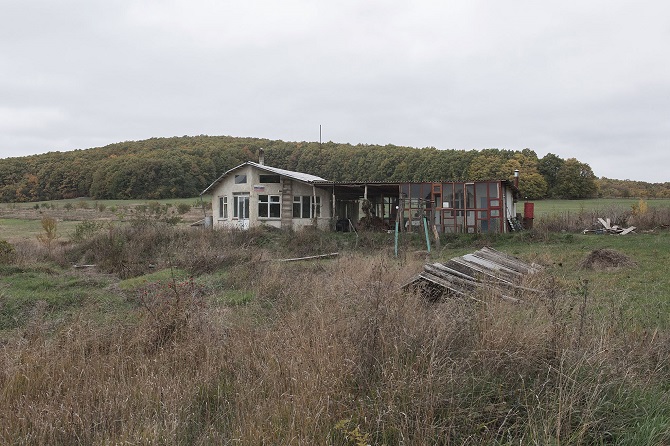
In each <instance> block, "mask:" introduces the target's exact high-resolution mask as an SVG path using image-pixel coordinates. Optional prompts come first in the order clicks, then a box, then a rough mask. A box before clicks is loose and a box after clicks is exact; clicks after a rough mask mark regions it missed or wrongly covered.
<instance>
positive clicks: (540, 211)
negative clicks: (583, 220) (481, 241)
mask: <svg viewBox="0 0 670 446" xmlns="http://www.w3.org/2000/svg"><path fill="white" fill-rule="evenodd" d="M639 202H640V199H639V198H594V199H588V200H537V201H534V202H533V203H534V208H535V217H536V218H537V217H541V216H544V215H551V214H561V213H565V212H570V213H577V212H582V211H588V210H597V209H602V210H607V209H611V208H614V207H617V208H625V209H629V210H630V209H632V208H633V206H635V205H637V204H638V203H639ZM646 202H647V206H648V207H650V208H661V207H666V208H667V207H670V199H666V198H658V199H656V198H655V199H649V200H646ZM523 203H524V202H523V201H520V202H519V203H518V204H517V209H518V211H519V212H523ZM604 217H606V215H604Z"/></svg>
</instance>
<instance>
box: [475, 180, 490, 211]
mask: <svg viewBox="0 0 670 446" xmlns="http://www.w3.org/2000/svg"><path fill="white" fill-rule="evenodd" d="M487 189H488V183H477V185H476V186H475V194H477V209H486V207H487V206H486V203H488V198H487V194H486V192H487Z"/></svg>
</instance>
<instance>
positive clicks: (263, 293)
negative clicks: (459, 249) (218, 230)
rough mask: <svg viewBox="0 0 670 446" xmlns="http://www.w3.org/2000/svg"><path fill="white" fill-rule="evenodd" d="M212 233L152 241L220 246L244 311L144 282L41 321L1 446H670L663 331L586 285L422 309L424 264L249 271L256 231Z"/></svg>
mask: <svg viewBox="0 0 670 446" xmlns="http://www.w3.org/2000/svg"><path fill="white" fill-rule="evenodd" d="M147 237H148V239H150V240H155V239H154V238H153V237H155V235H151V233H150V234H149V235H147ZM209 237H211V235H208V234H206V233H203V234H201V235H197V236H194V237H192V238H185V237H182V236H179V235H178V234H177V235H174V236H173V237H170V238H168V239H166V240H167V241H166V243H167V245H166V246H172V247H173V248H174V249H175V251H174V252H173V254H172V257H173V261H174V262H176V263H178V262H182V263H184V264H185V265H187V266H189V265H190V267H191V268H192V269H193V270H197V271H199V272H200V273H202V272H203V271H204V270H205V269H206V268H204V267H203V264H205V263H206V260H205V258H208V259H209V258H215V257H216V256H214V252H217V251H218V252H219V253H220V255H221V256H223V260H221V262H219V263H217V265H218V266H217V267H218V268H220V269H224V270H226V271H228V275H229V276H235V277H236V278H235V279H227V280H228V281H229V285H231V286H233V285H234V286H236V287H243V286H246V287H247V288H248V289H250V290H251V291H253V292H254V294H255V296H256V298H255V299H254V300H253V301H252V302H251V303H249V304H247V305H246V306H240V307H231V308H221V307H216V306H213V305H212V304H211V303H208V302H212V300H211V299H208V298H211V297H212V296H210V295H208V294H207V293H208V292H211V290H210V291H208V290H206V289H198V290H195V289H194V288H193V287H190V286H182V287H176V288H169V289H167V290H162V291H161V290H160V289H157V288H152V289H150V290H149V291H146V290H145V291H146V293H145V294H144V295H142V296H143V297H142V299H145V301H144V303H145V305H140V304H141V303H143V302H142V299H140V300H139V301H135V302H136V304H137V305H136V306H135V307H134V308H135V309H134V310H133V312H134V317H131V318H124V319H122V320H121V321H118V322H117V323H113V324H106V325H98V324H95V323H94V322H93V321H92V320H90V319H89V318H88V317H87V315H86V314H84V313H81V314H80V315H79V316H78V317H76V318H75V319H74V320H71V321H69V322H67V323H63V324H61V325H60V326H59V327H58V328H57V329H56V330H55V331H49V330H40V329H39V327H40V324H41V323H43V322H44V321H43V317H44V316H43V315H41V314H39V313H36V315H35V317H34V318H33V320H32V321H31V325H30V327H31V328H30V330H28V329H25V330H21V331H18V332H17V333H16V334H14V335H12V336H9V337H7V339H6V340H5V342H4V343H3V344H2V345H1V346H0V355H1V356H0V370H1V372H0V395H1V397H0V400H1V401H2V404H1V405H0V443H2V444H54V445H55V444H124V443H128V444H131V443H132V444H138V443H139V444H296V445H299V444H304V445H312V444H334V445H349V444H357V441H359V440H365V441H367V442H369V443H370V444H387V445H391V444H416V445H423V444H448V445H450V444H458V445H461V444H466V445H467V444H470V445H475V444H512V443H513V444H603V443H626V442H627V441H632V440H631V438H633V437H631V435H632V434H631V432H633V431H635V432H641V431H643V429H642V428H644V427H648V431H649V433H648V434H647V436H646V437H639V438H637V437H636V438H637V440H640V439H641V441H644V440H645V439H646V441H647V443H640V444H661V442H663V441H666V442H667V441H670V436H668V433H667V432H668V431H667V428H668V427H669V426H670V413H668V410H667V409H663V408H664V407H667V405H668V404H667V403H668V398H667V395H665V394H663V393H662V392H658V391H657V390H658V389H662V388H664V386H667V385H668V383H669V382H670V380H669V378H670V375H669V371H668V365H667V364H668V360H670V348H669V347H668V346H669V345H670V344H669V343H668V340H670V337H669V336H668V333H665V332H660V331H658V330H657V331H655V332H634V331H629V330H626V329H625V328H624V327H625V324H622V323H621V321H619V320H617V317H618V315H617V314H615V313H611V314H606V315H604V316H603V315H602V314H598V313H596V309H595V306H594V305H592V303H591V302H590V301H589V290H588V288H587V287H586V286H585V287H584V289H582V290H577V291H576V292H570V290H566V289H563V286H562V284H561V283H559V282H557V281H555V280H552V279H551V278H549V277H543V276H536V277H534V278H533V279H532V282H529V283H526V285H528V286H529V287H534V288H542V289H543V290H544V291H543V292H542V293H540V294H526V295H524V296H522V297H523V300H524V302H525V303H524V304H522V305H518V304H510V303H508V302H505V301H501V300H498V299H496V298H495V297H493V296H491V295H487V294H482V295H479V296H476V297H477V298H478V300H479V301H481V302H477V301H474V300H473V301H459V300H446V301H442V302H438V303H434V304H429V303H427V302H425V301H424V300H422V299H421V297H420V296H417V295H413V294H406V293H403V292H401V291H400V284H402V283H404V282H405V281H406V280H407V279H408V278H409V276H410V275H411V274H412V273H413V272H415V271H418V270H420V269H421V266H422V261H421V260H407V261H404V262H402V263H401V262H398V261H394V260H390V259H389V258H388V257H386V256H383V255H376V254H375V255H369V254H368V255H364V254H356V253H350V254H346V255H343V256H341V257H339V258H337V259H336V260H328V261H320V262H313V263H293V264H287V263H279V262H266V261H262V262H260V261H257V260H258V259H259V258H260V257H261V256H262V255H263V254H262V253H263V250H264V249H266V247H267V246H266V243H265V242H261V241H260V240H259V239H261V238H262V237H263V234H261V233H253V232H251V233H245V234H230V235H228V236H226V237H230V238H225V237H223V239H220V240H218V241H217V242H214V241H213V240H212V239H209ZM305 237H308V238H309V237H312V235H305ZM138 243H140V245H141V246H144V245H142V244H141V242H138ZM161 243H162V242H161ZM323 243H328V242H323ZM176 247H178V249H177V248H176ZM233 248H236V249H237V250H238V251H237V252H238V253H237V254H230V253H228V252H229V251H231V250H232V249H233ZM152 252H153V253H154V254H155V255H158V254H157V253H159V252H160V249H155V250H154V251H152ZM178 252H181V253H182V254H178ZM199 256H202V257H199ZM187 259H191V263H190V264H189V263H188V262H187ZM180 293H181V294H180ZM177 297H180V299H181V300H179V299H177ZM174 309H180V311H179V312H178V313H174V317H173V316H171V314H173V313H171V311H173V310H174ZM184 312H187V313H188V315H189V317H187V318H182V315H183V313H184ZM175 321H176V322H178V324H177V325H175V326H174V327H172V328H170V330H172V331H170V332H169V333H170V334H169V335H164V334H165V332H163V331H161V329H162V328H161V327H165V326H166V325H169V324H171V323H172V322H175ZM161 336H162V337H161ZM613 407H616V408H617V411H618V412H617V413H616V414H614V415H613V414H612V408H613ZM650 415H654V416H653V417H651V418H650ZM664 429H665V430H664ZM631 444H634V443H631Z"/></svg>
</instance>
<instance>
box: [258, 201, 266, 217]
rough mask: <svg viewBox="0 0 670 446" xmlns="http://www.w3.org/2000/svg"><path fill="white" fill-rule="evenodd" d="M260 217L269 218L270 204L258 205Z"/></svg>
mask: <svg viewBox="0 0 670 446" xmlns="http://www.w3.org/2000/svg"><path fill="white" fill-rule="evenodd" d="M258 216H259V217H267V216H268V204H267V203H258Z"/></svg>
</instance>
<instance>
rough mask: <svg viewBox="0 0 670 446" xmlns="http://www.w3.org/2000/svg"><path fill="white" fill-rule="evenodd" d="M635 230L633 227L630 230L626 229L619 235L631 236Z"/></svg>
mask: <svg viewBox="0 0 670 446" xmlns="http://www.w3.org/2000/svg"><path fill="white" fill-rule="evenodd" d="M635 229H637V228H636V227H635V226H631V227H630V228H626V229H624V230H623V231H621V232H620V233H619V235H626V234H630V233H631V232H633V231H634V230H635Z"/></svg>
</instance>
